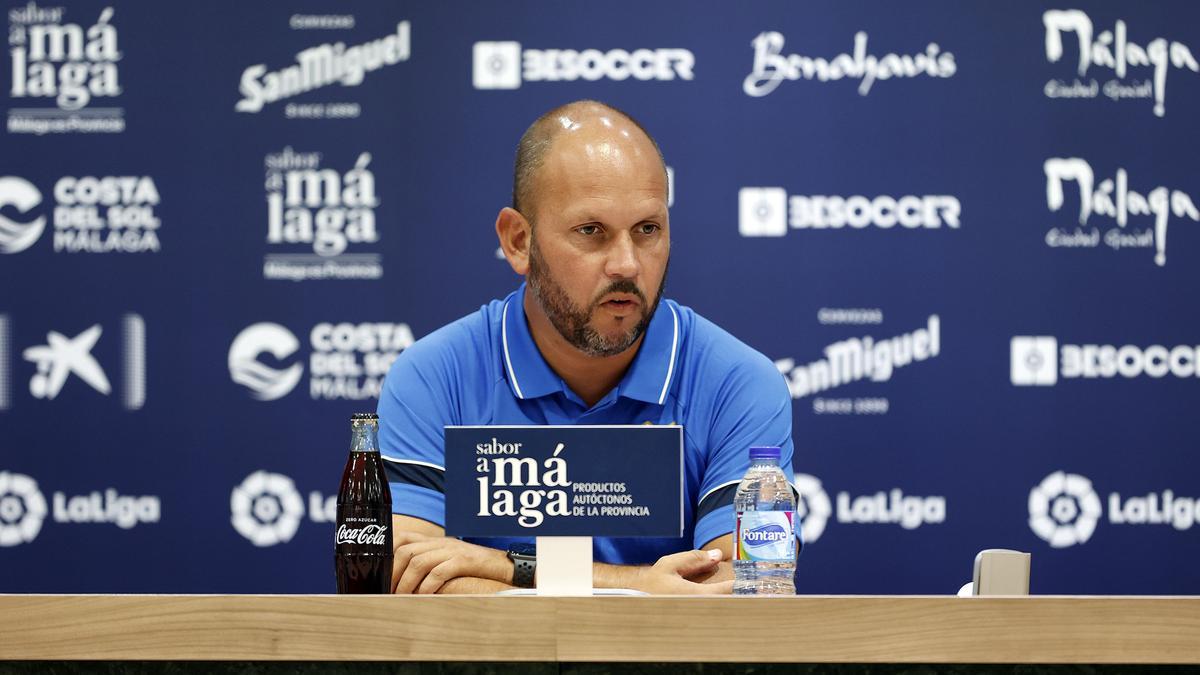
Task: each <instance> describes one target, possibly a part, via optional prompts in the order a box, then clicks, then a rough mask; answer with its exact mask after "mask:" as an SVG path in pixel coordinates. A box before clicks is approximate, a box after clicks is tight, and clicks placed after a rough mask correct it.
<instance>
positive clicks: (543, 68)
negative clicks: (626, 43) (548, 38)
mask: <svg viewBox="0 0 1200 675" xmlns="http://www.w3.org/2000/svg"><path fill="white" fill-rule="evenodd" d="M472 62H473V68H472V75H471V84H472V85H473V86H474V87H475V88H476V89H517V88H519V87H520V86H521V80H522V78H523V79H524V80H526V81H529V82H536V81H542V80H544V81H559V80H562V81H568V82H569V81H574V80H579V79H583V80H587V81H596V80H600V79H609V80H618V81H620V80H627V79H629V78H631V77H632V78H633V79H635V80H674V79H675V78H676V76H678V77H679V79H681V80H691V79H692V78H693V77H694V76H693V74H692V68H693V67H694V66H695V64H696V57H695V56H694V55H693V54H692V52H690V51H688V50H686V49H635V50H634V51H633V52H628V51H625V50H624V49H611V50H609V51H607V52H602V51H600V50H598V49H585V50H583V51H575V50H574V49H525V50H523V51H522V49H521V43H519V42H476V43H475V46H474V48H473V50H472Z"/></svg>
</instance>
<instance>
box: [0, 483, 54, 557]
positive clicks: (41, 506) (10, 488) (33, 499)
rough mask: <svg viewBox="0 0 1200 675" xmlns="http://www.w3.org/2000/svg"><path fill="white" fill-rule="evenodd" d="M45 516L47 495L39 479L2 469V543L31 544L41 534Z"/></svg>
mask: <svg viewBox="0 0 1200 675" xmlns="http://www.w3.org/2000/svg"><path fill="white" fill-rule="evenodd" d="M45 517H46V498H45V497H43V496H42V493H41V491H40V490H38V486H37V481H35V480H33V479H32V478H30V477H29V476H26V475H23V474H19V473H9V472H7V471H0V546H16V545H17V544H28V543H29V542H31V541H33V540H34V539H35V538H37V536H38V532H40V531H41V529H42V520H43V519H45Z"/></svg>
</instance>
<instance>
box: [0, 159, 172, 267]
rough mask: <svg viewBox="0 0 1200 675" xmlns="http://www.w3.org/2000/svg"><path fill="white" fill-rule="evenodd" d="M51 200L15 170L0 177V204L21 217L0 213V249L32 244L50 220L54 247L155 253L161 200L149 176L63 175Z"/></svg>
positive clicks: (73, 250) (15, 250) (17, 249)
mask: <svg viewBox="0 0 1200 675" xmlns="http://www.w3.org/2000/svg"><path fill="white" fill-rule="evenodd" d="M49 192H50V194H52V195H53V197H54V200H53V202H52V203H46V202H45V199H44V197H43V193H42V191H41V190H39V189H38V188H37V186H35V185H34V184H33V183H31V182H29V181H28V180H25V179H24V178H21V177H19V176H3V177H0V208H3V207H4V206H9V205H11V206H13V207H15V208H16V210H17V211H18V212H19V213H21V214H22V215H23V216H25V217H26V219H25V220H23V221H14V220H9V219H8V218H5V217H4V216H0V253H20V252H21V251H24V250H26V249H29V248H30V247H32V246H33V245H34V244H35V243H37V241H38V240H39V239H40V238H41V236H42V234H43V232H44V231H45V229H46V224H47V220H48V219H49V220H50V221H51V222H52V223H53V228H52V230H51V231H52V233H53V234H52V237H51V239H52V245H53V248H54V252H55V253H157V252H158V251H160V250H161V249H162V242H161V241H160V240H159V228H160V227H161V226H162V222H161V221H160V220H159V217H158V214H157V213H156V212H155V208H156V207H158V205H159V203H160V202H161V201H162V199H161V197H160V196H159V194H158V186H156V185H155V183H154V179H153V178H151V177H150V176H64V177H62V178H59V179H58V180H57V181H55V182H54V186H53V189H52V190H50V191H49Z"/></svg>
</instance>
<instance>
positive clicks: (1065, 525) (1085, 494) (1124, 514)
mask: <svg viewBox="0 0 1200 675" xmlns="http://www.w3.org/2000/svg"><path fill="white" fill-rule="evenodd" d="M1104 520H1105V518H1104V509H1103V507H1102V504H1101V502H1100V495H1099V493H1098V492H1097V491H1096V488H1095V487H1094V486H1093V484H1092V481H1091V480H1090V479H1089V478H1087V477H1086V476H1083V475H1081V474H1077V473H1068V472H1066V471H1055V472H1053V473H1051V474H1050V475H1048V476H1046V477H1045V478H1043V479H1042V481H1041V482H1040V483H1038V484H1037V485H1035V486H1034V487H1033V489H1032V490H1030V491H1029V529H1030V530H1032V531H1033V533H1034V534H1036V535H1037V536H1038V538H1040V539H1042V540H1043V541H1045V542H1046V543H1047V544H1049V545H1050V546H1051V547H1052V548H1067V547H1070V546H1076V545H1081V544H1086V543H1087V542H1088V541H1090V540H1091V538H1092V535H1093V534H1095V532H1096V527H1097V525H1098V524H1099V523H1101V522H1103V521H1104ZM1107 521H1108V524H1109V525H1114V526H1125V525H1132V526H1142V525H1169V526H1171V527H1173V528H1174V529H1175V530H1177V531H1180V532H1183V531H1186V530H1190V529H1192V527H1193V526H1195V525H1196V523H1197V522H1198V521H1200V499H1197V498H1194V497H1182V496H1179V495H1177V493H1176V492H1175V491H1174V490H1171V489H1165V490H1159V491H1157V492H1149V493H1147V494H1145V495H1139V496H1133V497H1122V496H1121V493H1120V492H1110V493H1109V495H1108V518H1107Z"/></svg>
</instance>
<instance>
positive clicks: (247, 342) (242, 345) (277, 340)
mask: <svg viewBox="0 0 1200 675" xmlns="http://www.w3.org/2000/svg"><path fill="white" fill-rule="evenodd" d="M299 348H300V341H299V340H297V339H296V336H295V335H292V332H291V331H289V330H288V329H286V328H284V327H283V326H280V325H279V324H277V323H268V322H263V323H256V324H254V325H253V326H250V327H249V328H246V329H245V330H243V331H242V332H241V333H238V335H237V337H236V338H234V339H233V344H231V345H229V375H230V377H232V378H233V381H234V382H236V383H237V384H240V385H242V386H244V387H246V388H247V389H249V390H250V395H251V396H253V397H254V398H256V399H258V400H260V401H274V400H275V399H277V398H281V397H283V396H286V395H287V394H288V393H289V392H291V391H292V389H294V388H295V387H296V384H297V383H299V382H300V376H301V375H302V374H303V373H304V365H303V364H300V363H294V364H292V365H291V366H290V367H288V368H287V369H285V370H276V369H274V368H270V367H268V366H265V365H263V364H262V363H260V362H259V361H258V357H259V356H261V355H262V354H263V353H264V352H270V353H271V355H272V356H274V357H275V358H277V359H285V358H287V357H289V356H291V355H292V354H295V353H296V350H298V349H299ZM289 483H290V481H289Z"/></svg>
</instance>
